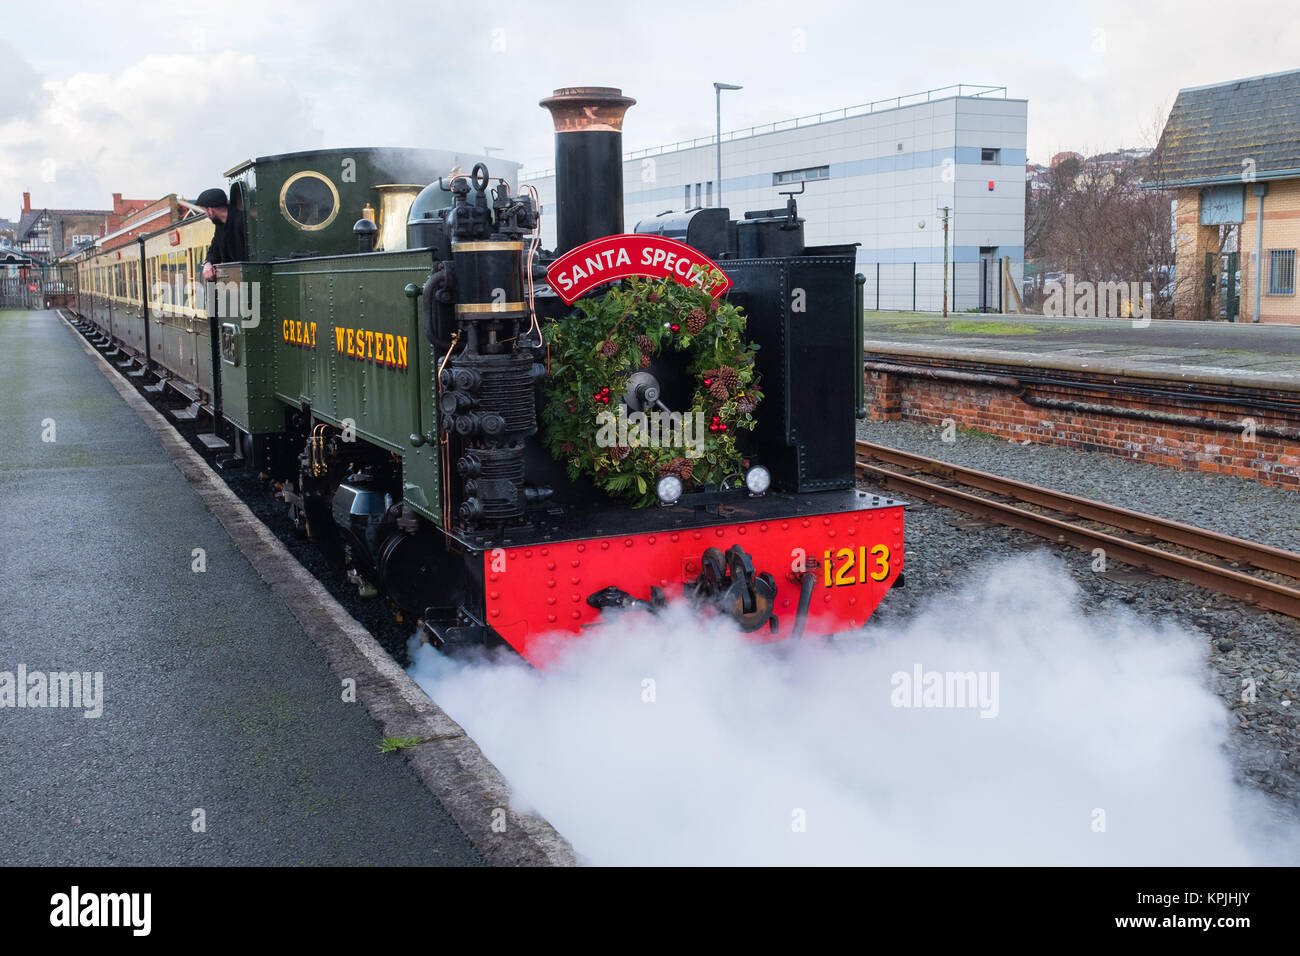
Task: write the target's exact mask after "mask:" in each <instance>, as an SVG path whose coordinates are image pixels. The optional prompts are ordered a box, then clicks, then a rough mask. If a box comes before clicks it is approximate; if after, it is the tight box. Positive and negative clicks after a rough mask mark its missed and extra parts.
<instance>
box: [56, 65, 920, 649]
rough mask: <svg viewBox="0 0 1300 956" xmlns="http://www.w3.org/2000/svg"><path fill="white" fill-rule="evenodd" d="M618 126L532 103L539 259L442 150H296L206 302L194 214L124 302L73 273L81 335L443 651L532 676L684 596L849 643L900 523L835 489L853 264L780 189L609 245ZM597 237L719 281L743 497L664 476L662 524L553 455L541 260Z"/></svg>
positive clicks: (92, 271)
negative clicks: (733, 321)
mask: <svg viewBox="0 0 1300 956" xmlns="http://www.w3.org/2000/svg"><path fill="white" fill-rule="evenodd" d="M634 103H635V101H634V100H632V99H630V98H628V97H625V96H623V95H622V94H621V91H619V90H616V89H610V88H603V87H585V88H569V89H561V90H557V91H555V93H554V95H552V96H550V97H548V98H546V99H544V100H542V101H541V106H543V107H544V108H546V109H547V110H548V111H549V112H550V114H551V116H552V119H553V122H554V127H555V137H556V139H555V142H556V202H555V209H554V215H555V217H556V220H557V221H556V235H557V244H556V248H555V249H554V250H549V251H543V250H540V249H538V244H539V240H538V237H539V220H540V216H541V214H542V212H543V210H542V209H541V208H540V205H539V203H538V201H537V197H536V194H535V193H534V194H532V195H530V194H529V193H528V192H522V193H521V192H519V191H517V190H516V189H515V188H514V185H513V176H514V174H513V171H511V172H510V173H509V174H508V175H505V176H500V177H496V178H494V177H493V176H492V175H491V173H490V170H489V168H488V165H487V162H486V161H481V162H476V163H474V165H473V167H472V171H471V172H470V173H469V174H464V173H463V172H461V171H460V170H456V171H455V172H453V173H452V174H451V175H447V170H448V166H449V163H450V161H451V160H452V159H453V157H451V156H450V155H449V154H445V153H437V152H433V151H422V150H316V151H310V152H302V153H290V154H284V155H279V156H271V157H264V158H260V159H256V160H249V161H247V162H245V163H243V164H240V165H239V166H236V167H234V168H233V169H231V170H230V171H229V172H227V173H226V177H227V180H228V185H229V190H230V195H231V202H232V205H236V206H238V207H239V208H241V209H243V210H244V213H245V216H246V221H247V224H248V226H247V228H248V237H247V238H248V249H249V261H247V262H243V263H236V264H231V265H226V266H223V267H222V268H223V269H224V271H225V273H226V274H225V276H224V277H223V280H222V282H220V283H217V284H216V287H215V289H214V287H213V286H212V285H209V286H207V287H206V289H207V294H206V296H199V297H198V298H201V299H202V301H198V300H197V299H196V294H195V292H194V290H193V288H192V286H191V284H190V283H186V284H185V288H187V289H191V291H190V292H189V293H187V294H186V295H181V296H173V295H168V294H167V289H168V281H167V280H169V279H171V278H175V276H176V274H177V273H176V270H177V269H179V268H182V267H184V268H185V269H186V270H187V274H188V275H193V273H194V270H195V268H196V267H197V265H198V262H197V261H196V259H195V256H194V254H193V253H191V254H190V255H189V259H188V261H186V260H179V261H178V260H176V259H175V258H174V255H175V252H174V250H175V246H177V245H179V246H180V247H181V249H182V250H184V249H191V248H192V249H198V250H200V251H201V243H202V236H203V235H207V234H210V233H209V232H207V230H210V225H209V224H208V223H206V221H205V220H202V219H197V218H196V219H192V220H188V221H187V222H186V223H183V224H182V225H181V226H180V227H178V228H175V229H172V230H170V231H169V233H168V234H167V236H164V234H163V233H161V232H160V233H158V234H155V235H153V236H148V237H145V238H143V239H141V240H140V245H139V261H138V263H136V264H135V265H134V266H132V267H131V268H130V269H128V270H127V272H126V273H125V274H124V280H123V283H122V284H121V285H119V284H118V281H117V278H116V277H115V276H114V275H113V274H112V270H113V269H114V268H115V266H117V265H120V264H118V263H112V262H105V261H104V260H103V254H101V256H100V257H96V256H95V255H88V256H87V257H86V258H85V261H84V262H83V263H81V265H80V267H79V276H80V280H81V281H80V282H79V283H78V292H77V297H76V300H75V308H74V310H73V311H75V312H76V313H77V315H78V319H79V321H80V322H81V323H82V324H83V326H84V327H85V328H86V329H87V330H89V331H90V332H91V333H92V334H93V335H94V336H96V337H97V338H98V339H99V340H100V342H101V343H103V344H105V346H106V347H109V348H112V349H114V350H115V351H117V352H120V353H122V354H123V355H124V356H125V360H124V361H122V362H120V363H119V364H121V365H123V366H131V367H132V368H133V369H134V372H133V374H134V375H135V376H136V377H137V378H143V379H144V380H145V381H150V380H154V381H152V384H151V385H149V386H147V387H148V388H150V389H151V390H153V391H155V392H160V393H169V394H183V395H184V396H185V397H186V400H187V401H190V402H191V403H192V404H191V407H190V409H189V410H188V414H191V415H194V416H197V415H207V416H211V419H212V432H211V433H210V434H208V435H206V436H205V442H206V443H207V444H208V445H209V446H211V447H213V448H214V449H215V450H216V452H217V463H218V465H219V466H220V467H246V468H252V469H256V470H258V471H259V472H261V473H264V474H265V475H266V476H268V477H269V479H271V480H273V481H274V484H275V487H276V488H277V489H278V494H279V496H280V497H281V498H282V499H283V501H284V502H285V504H286V506H287V508H288V511H289V514H290V516H291V518H292V520H293V521H294V523H295V526H296V527H298V528H299V529H300V530H301V532H302V533H303V534H305V535H307V536H309V537H310V538H311V539H312V541H313V542H314V543H315V544H316V545H317V546H318V547H320V548H321V549H322V550H323V551H324V552H325V553H326V554H327V555H328V556H330V558H331V559H332V560H333V561H335V562H336V563H337V564H338V565H340V566H342V567H343V568H345V569H346V572H347V574H348V578H349V580H351V581H352V582H353V583H354V584H355V585H356V586H357V587H358V589H360V592H361V594H362V595H363V596H378V595H380V594H382V595H384V596H385V597H386V598H387V599H388V600H390V601H391V602H392V603H393V604H394V605H395V606H396V607H397V608H400V609H402V610H404V611H405V612H407V613H408V614H411V615H413V616H415V617H417V618H418V619H419V620H420V622H421V626H422V627H423V628H424V630H425V632H426V633H427V635H428V637H429V639H430V640H431V641H432V642H433V643H434V644H436V645H438V646H440V647H445V648H447V649H449V650H450V649H454V648H458V647H462V646H477V645H482V644H493V643H504V644H505V645H508V646H509V647H511V648H513V649H514V650H515V651H517V652H518V653H519V654H521V655H522V656H523V657H525V658H526V659H528V660H529V661H531V662H533V663H535V664H544V663H545V662H546V660H547V659H549V657H550V655H552V654H553V653H554V652H555V650H556V649H557V648H558V647H560V646H562V644H563V641H564V640H565V639H568V638H571V637H574V636H576V635H579V634H581V633H582V632H583V631H584V630H585V629H587V628H589V627H592V626H595V625H599V624H600V623H601V622H603V621H607V620H609V619H610V618H612V617H613V616H615V615H617V614H618V613H619V612H620V611H622V610H626V609H631V608H639V609H644V610H648V611H651V612H654V611H656V610H657V609H658V608H660V607H663V606H664V605H665V604H666V602H668V601H669V600H678V599H685V600H691V601H694V602H697V603H698V604H700V605H702V606H704V607H706V608H710V609H712V610H713V611H715V612H717V613H720V614H725V615H727V616H728V617H730V618H731V619H733V620H734V621H735V622H736V623H737V625H738V626H739V627H741V628H742V629H744V630H745V631H747V632H750V633H751V634H752V635H753V636H754V637H755V638H756V639H759V640H780V639H785V638H790V637H798V636H800V635H803V634H825V633H832V632H837V631H843V630H847V629H852V628H855V627H859V626H861V625H862V624H863V623H864V622H865V621H866V620H867V618H868V617H869V616H870V615H871V614H872V613H873V611H874V610H875V609H876V607H877V606H878V604H879V603H880V601H881V599H882V598H883V597H884V595H885V593H886V592H887V591H888V590H889V589H890V588H891V587H894V586H896V585H901V583H902V574H901V572H902V562H903V546H902V545H903V511H902V506H901V504H900V503H899V502H897V501H894V500H891V499H888V498H884V497H880V496H875V495H871V494H868V493H866V492H863V491H860V490H858V489H857V488H856V485H855V467H854V447H853V444H854V443H853V438H854V414H855V409H854V402H853V396H854V395H855V393H856V391H857V390H858V389H859V388H860V385H861V377H862V372H861V345H860V344H859V343H860V337H861V324H862V322H861V320H862V305H861V299H860V295H861V291H860V290H861V283H860V280H859V277H855V274H854V263H855V255H854V246H851V245H847V246H846V245H837V246H808V245H806V244H805V242H804V232H803V220H802V219H800V218H799V216H798V209H797V205H796V200H795V198H794V196H793V195H791V196H790V197H789V199H788V202H787V203H786V206H785V208H783V209H782V208H778V209H771V210H759V211H755V212H747V213H745V215H744V217H743V218H740V219H732V218H730V213H729V210H727V209H722V208H699V209H694V210H686V211H683V212H681V213H669V214H662V215H660V216H657V217H655V218H653V219H651V220H647V221H643V222H640V223H638V224H637V225H636V227H635V229H634V232H633V233H631V234H625V233H624V224H623V186H622V183H623V178H622V177H623V160H622V123H623V118H624V115H625V113H626V111H627V109H628V108H629V107H630V106H632V105H633V104H634ZM456 159H459V160H462V161H463V160H464V157H456ZM498 168H499V167H498ZM345 213H350V214H345ZM354 217H356V218H354ZM403 227H404V228H403ZM172 233H174V235H171V234H172ZM194 236H198V237H199V238H193V237H194ZM609 237H623V238H628V237H644V238H645V240H646V241H660V242H663V243H675V244H677V245H681V246H682V248H684V249H685V248H689V249H690V250H692V251H693V254H695V255H698V256H699V257H701V258H702V259H704V260H705V261H706V262H708V263H709V264H710V265H711V266H716V267H717V268H718V269H719V270H720V271H721V272H722V273H723V274H725V278H726V280H727V282H728V287H727V289H726V292H725V293H724V295H723V298H724V299H725V301H726V302H727V303H731V304H734V305H736V306H738V307H739V308H740V309H741V310H742V312H743V313H744V315H745V316H746V317H747V327H746V335H747V336H748V338H749V339H751V340H752V341H753V343H755V344H756V345H757V346H758V349H757V351H756V352H755V353H754V355H755V365H756V372H757V374H758V375H759V376H760V377H761V381H762V383H763V394H764V398H763V400H762V404H761V405H760V406H759V407H758V409H757V411H756V413H755V415H754V416H753V417H754V419H755V420H756V423H755V424H754V426H753V429H752V431H751V432H750V433H748V434H747V435H746V436H745V437H746V440H747V445H746V455H747V463H748V464H749V468H748V470H747V471H746V472H745V473H744V474H743V475H741V476H737V479H736V480H734V481H730V482H718V483H715V484H712V485H704V486H692V485H691V483H690V482H689V481H685V482H684V481H682V480H681V478H680V476H677V475H665V476H664V479H665V480H661V481H660V482H659V484H658V486H657V487H656V497H657V502H656V504H655V505H654V506H651V507H645V508H631V507H628V506H626V505H625V504H622V503H619V502H616V501H614V500H611V499H610V498H609V496H607V495H605V494H603V493H602V492H600V491H599V490H598V489H596V488H595V487H593V485H592V484H591V482H590V481H589V480H588V479H586V478H584V477H583V476H581V475H579V476H577V477H576V478H575V477H574V476H573V475H572V474H571V472H570V471H566V469H565V467H564V465H563V463H562V462H559V461H557V460H556V458H555V457H554V456H553V455H552V454H551V453H550V452H549V451H548V450H547V448H546V446H545V443H544V440H543V438H544V436H543V434H542V428H541V427H540V426H539V422H540V416H539V410H540V409H541V407H542V404H543V401H544V391H545V388H546V386H547V382H548V379H549V378H550V376H551V372H548V367H553V366H554V364H555V363H557V362H562V361H563V360H564V358H565V356H563V355H557V354H554V353H552V352H551V349H550V343H549V342H548V339H547V329H548V328H549V327H550V323H551V322H552V321H553V320H556V319H559V318H561V317H564V316H572V315H573V312H572V306H571V305H569V304H567V303H566V299H565V296H563V295H561V292H563V291H564V290H562V289H560V288H558V287H556V285H555V284H554V283H552V282H550V281H549V277H550V275H551V273H550V272H548V266H553V265H554V264H555V263H556V262H557V261H559V260H561V259H562V258H563V257H565V256H566V254H567V255H569V256H570V260H572V258H573V255H572V254H573V253H574V251H575V250H578V251H579V255H578V259H579V260H581V254H580V253H581V250H582V249H583V248H584V247H585V246H586V245H587V244H588V243H591V242H593V241H595V240H602V239H608V238H609ZM164 243H170V248H172V249H173V253H171V255H172V256H173V258H172V259H171V260H170V263H171V264H170V265H168V262H169V260H168V259H167V256H168V255H169V253H168V252H167V248H168V247H167V246H164V245H163V244H164ZM682 244H684V245H682ZM108 255H111V254H108ZM117 255H118V257H119V258H120V256H121V253H120V252H119V253H117ZM105 270H107V274H105ZM168 270H170V271H168ZM641 274H644V275H649V274H651V273H650V272H642V273H641ZM132 275H134V276H135V281H134V283H132V282H131V281H130V279H131V276H132ZM566 281H567V280H566ZM171 285H172V286H173V287H176V288H179V287H180V284H179V283H171ZM604 288H605V289H608V288H609V286H604ZM590 294H592V295H595V294H597V293H595V292H593V293H590ZM673 361H674V357H673V355H671V354H668V353H665V355H664V356H662V357H661V358H658V359H656V361H655V362H653V363H650V365H649V367H648V368H647V367H640V368H637V369H636V370H635V371H634V372H632V371H629V384H628V388H627V389H626V392H625V395H623V396H618V398H619V402H620V404H622V403H627V404H629V405H635V403H636V402H637V400H638V399H642V400H647V401H652V402H654V403H656V404H657V405H658V406H659V407H661V408H668V407H669V404H670V402H669V401H666V399H670V398H671V394H672V391H673V389H672V387H671V383H672V382H673V381H674V380H680V378H681V376H682V374H683V372H682V369H681V368H680V367H676V368H674V367H672V365H673ZM548 363H549V366H548ZM643 364H644V363H643ZM679 364H680V363H679ZM136 366H138V367H136ZM633 375H634V376H635V381H631V379H632V376H633ZM677 410H678V411H680V410H681V409H677Z"/></svg>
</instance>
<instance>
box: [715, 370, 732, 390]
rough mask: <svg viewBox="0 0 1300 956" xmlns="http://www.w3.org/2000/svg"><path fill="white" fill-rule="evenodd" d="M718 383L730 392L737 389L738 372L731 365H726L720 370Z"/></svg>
mask: <svg viewBox="0 0 1300 956" xmlns="http://www.w3.org/2000/svg"><path fill="white" fill-rule="evenodd" d="M718 381H720V382H721V383H722V384H723V385H725V386H726V387H727V389H728V391H733V390H735V388H736V370H735V369H734V368H732V367H731V366H730V365H724V366H722V368H720V369H718Z"/></svg>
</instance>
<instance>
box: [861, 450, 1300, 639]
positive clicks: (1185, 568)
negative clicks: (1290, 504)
mask: <svg viewBox="0 0 1300 956" xmlns="http://www.w3.org/2000/svg"><path fill="white" fill-rule="evenodd" d="M857 459H858V460H857V471H858V476H859V477H861V478H864V479H867V480H869V481H871V482H872V483H874V484H878V485H881V486H882V487H884V488H888V489H889V490H891V491H897V492H899V493H901V494H905V495H909V496H911V497H913V498H919V499H921V500H924V501H928V502H931V503H933V504H937V505H942V506H944V507H946V508H953V509H956V510H958V511H962V512H965V513H966V514H969V515H972V516H974V517H976V518H979V519H981V520H984V521H989V522H991V523H994V524H1001V525H1007V526H1009V527H1012V528H1017V529H1019V530H1021V531H1027V532H1029V533H1030V534H1034V535H1037V536H1039V537H1042V538H1046V539H1048V540H1050V541H1053V542H1055V543H1057V544H1068V545H1072V546H1074V547H1076V548H1080V549H1082V550H1084V551H1095V550H1096V549H1097V548H1101V549H1102V550H1103V552H1104V554H1105V556H1106V559H1107V560H1116V561H1121V562H1123V563H1124V564H1127V565H1130V566H1132V567H1136V568H1139V569H1142V570H1145V571H1150V572H1152V573H1155V574H1161V575H1164V576H1165V577H1170V578H1175V579H1180V580H1186V581H1190V582H1192V583H1193V584H1198V585H1200V586H1201V587H1204V588H1207V589H1209V590H1211V591H1217V592H1219V593H1221V594H1225V595H1227V596H1229V597H1232V598H1236V599H1238V600H1241V601H1245V602H1248V603H1251V604H1254V605H1257V606H1259V607H1262V608H1266V609H1268V610H1270V611H1278V612H1280V613H1282V614H1287V615H1290V616H1291V617H1297V618H1300V554H1296V553H1295V552H1292V551H1285V550H1283V549H1281V548H1273V547H1269V546H1268V545H1263V544H1258V543H1256V542H1253V541H1247V540H1245V539H1243V538H1235V537H1232V536H1231V535H1226V534H1218V533H1217V532H1213V531H1206V530H1205V529H1204V528H1197V527H1195V526H1193V525H1187V524H1181V523H1179V522H1177V521H1169V520H1166V519H1164V518H1157V517H1155V516H1154V515H1148V514H1142V513H1141V512H1137V511H1129V510H1128V509H1126V508H1120V507H1117V506H1115V505H1109V504H1105V503H1103V502H1099V501H1093V500H1091V499H1088V498H1080V497H1078V496H1077V495H1069V494H1065V493H1063V492H1059V491H1053V490H1051V489H1049V488H1041V487H1039V486H1037V485H1030V484H1026V483H1024V482H1019V481H1012V480H1011V479H1008V478H1002V477H999V476H997V475H992V474H989V473H988V472H983V471H975V470H974V469H970V468H962V467H960V466H958V465H952V464H949V463H947V462H943V461H938V460H936V459H933V458H925V457H923V456H921V455H913V454H910V453H908V452H903V451H898V450H896V449H893V448H886V447H884V446H882V445H874V444H871V443H870V442H863V441H859V442H858V443H857ZM936 479H939V480H936ZM941 482H942V483H941ZM1044 511H1048V512H1052V514H1044V513H1043V512H1044ZM1097 525H1100V526H1104V527H1105V528H1107V529H1109V530H1102V529H1101V528H1098V527H1096V526H1097ZM1123 534H1127V535H1130V537H1123V536H1121V535H1123ZM1134 536H1135V537H1134ZM1158 545H1164V546H1165V547H1160V546H1158ZM1170 549H1174V550H1170ZM1261 575H1264V576H1261ZM1278 578H1285V579H1289V580H1285V581H1284V580H1277V579H1278Z"/></svg>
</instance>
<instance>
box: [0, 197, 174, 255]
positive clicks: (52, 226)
mask: <svg viewBox="0 0 1300 956" xmlns="http://www.w3.org/2000/svg"><path fill="white" fill-rule="evenodd" d="M151 202H152V201H151V200H148V199H123V198H122V194H121V193H113V208H112V209H33V208H32V195H31V193H23V209H22V215H21V217H20V218H19V220H18V234H17V236H15V238H14V245H15V246H16V247H17V248H18V249H19V250H21V251H22V252H25V253H27V254H28V255H30V256H32V258H34V259H39V260H41V261H44V262H53V261H54V260H55V259H59V258H62V257H63V256H65V255H67V254H69V253H71V252H75V251H76V249H77V246H78V245H82V244H85V243H89V242H92V241H94V240H96V239H100V238H102V237H104V236H106V235H109V234H111V233H114V232H116V231H117V230H118V229H120V228H121V225H122V222H123V221H124V220H125V219H126V217H128V216H130V215H132V214H133V213H136V212H138V211H139V210H141V209H143V208H144V207H146V206H149V205H151Z"/></svg>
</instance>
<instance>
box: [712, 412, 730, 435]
mask: <svg viewBox="0 0 1300 956" xmlns="http://www.w3.org/2000/svg"><path fill="white" fill-rule="evenodd" d="M726 430H727V426H726V423H725V422H723V420H722V419H721V418H720V417H718V416H717V415H714V416H713V421H711V422H709V431H711V432H725V431H726Z"/></svg>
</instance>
